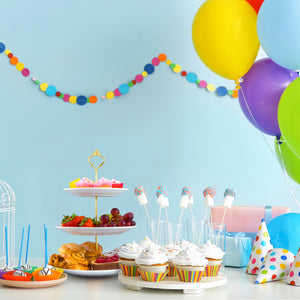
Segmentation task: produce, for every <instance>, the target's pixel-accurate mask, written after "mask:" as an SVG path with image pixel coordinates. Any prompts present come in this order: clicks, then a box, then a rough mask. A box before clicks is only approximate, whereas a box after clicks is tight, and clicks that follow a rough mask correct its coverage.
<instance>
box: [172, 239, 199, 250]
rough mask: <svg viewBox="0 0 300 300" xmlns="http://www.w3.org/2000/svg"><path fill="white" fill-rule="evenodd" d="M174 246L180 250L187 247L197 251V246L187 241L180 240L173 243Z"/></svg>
mask: <svg viewBox="0 0 300 300" xmlns="http://www.w3.org/2000/svg"><path fill="white" fill-rule="evenodd" d="M175 244H176V245H178V246H179V247H180V250H184V249H185V248H187V247H192V248H194V249H195V250H197V249H198V246H197V245H195V244H193V243H191V242H189V241H186V240H185V239H183V240H181V241H178V242H176V243H175Z"/></svg>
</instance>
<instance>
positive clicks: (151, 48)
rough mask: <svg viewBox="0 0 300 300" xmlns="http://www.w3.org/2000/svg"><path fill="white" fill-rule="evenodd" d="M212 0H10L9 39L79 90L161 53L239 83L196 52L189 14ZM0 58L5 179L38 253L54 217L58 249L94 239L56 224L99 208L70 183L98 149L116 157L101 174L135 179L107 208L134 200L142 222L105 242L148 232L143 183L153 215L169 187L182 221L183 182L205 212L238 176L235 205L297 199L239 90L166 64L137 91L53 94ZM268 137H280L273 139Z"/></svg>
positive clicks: (5, 15) (99, 86)
mask: <svg viewBox="0 0 300 300" xmlns="http://www.w3.org/2000/svg"><path fill="white" fill-rule="evenodd" d="M202 2H203V1H198V2H197V1H169V0H168V1H161V0H160V1H158V0H155V1H154V0H152V1H139V0H130V1H121V0H118V1H117V0H112V1H102V0H94V1H93V0H86V1H58V0H53V1H33V0H28V1H18V0H11V1H4V2H3V3H1V9H0V33H1V34H0V37H1V38H0V39H1V41H2V42H4V43H5V44H6V46H7V48H8V49H10V50H11V51H12V52H13V53H14V55H15V56H17V57H18V58H19V59H20V61H21V62H23V63H24V64H25V66H26V67H28V68H29V69H30V71H31V76H33V77H36V78H37V79H39V80H41V81H44V82H47V83H48V84H53V85H55V86H56V87H57V88H58V89H59V90H61V91H62V92H65V93H66V92H69V93H72V94H74V95H80V94H84V95H87V96H89V95H92V94H95V95H97V96H98V98H100V97H101V96H102V95H103V94H105V92H107V91H109V90H111V89H114V88H116V87H118V86H119V85H120V84H121V83H126V82H129V81H130V80H132V79H133V78H134V76H135V75H136V74H138V73H140V72H141V71H142V70H143V67H144V65H145V64H146V63H149V62H150V61H151V59H152V58H153V57H155V56H157V55H158V54H159V53H161V52H165V53H166V54H167V55H168V57H169V58H170V59H171V60H172V61H174V62H175V63H177V64H179V65H181V66H182V68H183V69H184V70H186V71H193V72H196V73H197V74H198V75H199V77H200V78H201V79H205V80H207V81H209V82H211V83H214V84H215V85H226V86H227V87H228V88H234V85H233V83H232V82H229V81H226V80H224V79H222V78H220V77H219V76H217V75H216V74H214V73H212V72H211V71H210V70H208V69H207V68H206V67H205V66H204V65H203V64H202V62H201V61H200V59H199V58H198V56H197V55H196V53H195V51H194V48H193V44H192V39H191V24H192V21H193V16H194V14H195V13H196V10H197V9H198V7H199V6H200V5H201V3H202ZM74 3H76V4H74ZM0 66H1V72H0V87H1V88H0V91H1V94H0V97H1V103H2V106H1V107H2V109H1V117H0V125H1V148H0V178H1V179H3V180H5V181H6V182H8V183H9V184H10V185H11V186H12V187H13V189H14V190H15V193H16V196H17V221H16V228H17V237H18V238H19V236H20V232H21V228H22V227H23V226H27V225H28V224H31V226H32V231H31V238H32V239H31V247H30V254H31V256H32V257H42V256H43V253H44V252H43V251H44V248H43V224H44V223H46V224H47V226H48V235H49V236H48V239H49V253H53V252H55V251H56V250H57V249H58V248H59V246H60V245H61V244H63V243H67V242H80V241H85V240H86V238H81V237H77V236H71V235H69V234H66V233H62V232H59V231H58V230H56V229H55V228H54V226H55V225H57V224H59V223H60V220H61V218H62V215H63V214H71V213H73V212H75V213H78V214H85V215H90V216H92V215H93V214H94V200H93V199H84V198H76V197H74V196H72V195H69V194H67V193H66V192H64V190H63V189H64V188H65V187H67V186H68V183H69V181H71V180H73V179H75V178H77V177H84V176H86V177H90V178H92V177H93V174H94V173H93V170H92V168H91V167H90V166H89V163H88V161H87V158H88V156H89V155H90V154H91V153H92V152H93V151H94V150H95V149H99V151H100V152H101V153H102V154H103V155H104V156H105V158H106V163H105V165H104V167H103V168H101V170H100V171H101V172H100V173H101V174H100V175H103V176H105V177H108V178H116V179H119V180H122V181H124V182H125V186H126V187H128V188H129V192H127V193H126V194H123V195H121V196H119V197H117V198H106V199H105V198H103V199H101V200H100V204H99V206H100V208H99V214H101V213H107V212H108V211H109V210H110V209H111V208H112V207H119V209H120V210H121V212H123V213H125V212H127V211H133V212H134V214H135V220H136V222H137V224H138V228H137V229H136V230H133V231H130V232H128V233H125V234H122V235H119V236H108V237H107V236H105V237H101V239H100V242H101V244H102V245H103V246H104V249H105V250H110V249H111V248H114V247H116V246H119V245H121V244H122V243H125V242H127V241H129V240H132V239H136V240H140V239H142V238H143V237H144V234H145V223H146V222H145V214H144V210H143V208H142V207H140V206H139V205H138V202H137V200H136V198H135V196H134V193H133V191H134V187H135V186H136V185H138V184H142V185H144V187H145V188H146V190H147V192H148V198H149V201H150V203H149V210H150V214H151V216H153V217H155V216H156V214H157V212H158V206H157V204H156V197H155V190H156V188H157V186H159V185H166V186H167V187H168V189H169V200H170V203H171V206H170V208H169V215H170V217H171V219H172V220H173V221H175V222H176V221H177V220H178V218H179V213H180V210H179V205H178V203H179V200H180V191H181V188H182V187H183V186H184V185H190V186H191V187H192V189H193V191H194V196H195V204H194V212H195V215H196V216H197V218H198V219H200V218H202V216H203V214H204V205H203V198H202V190H203V189H204V188H205V187H206V186H208V185H212V186H214V187H216V188H217V190H218V193H217V196H216V204H219V205H221V204H222V200H223V192H224V190H225V188H227V187H232V188H235V190H236V192H237V196H236V203H235V204H236V205H238V204H239V205H281V206H290V207H291V208H292V209H295V208H296V207H295V205H294V204H293V202H292V198H291V196H290V193H289V189H288V186H287V184H286V182H285V179H284V176H283V175H282V172H281V170H280V168H279V165H278V163H277V161H276V160H275V159H274V157H273V156H272V154H271V152H270V150H269V149H268V147H267V146H266V144H265V142H264V140H263V139H262V137H261V135H260V133H259V132H258V130H257V129H255V128H254V127H252V125H250V123H249V122H248V121H247V120H246V118H245V117H244V116H243V114H242V112H241V110H240V108H239V105H238V101H237V100H234V99H232V98H230V97H224V98H220V97H217V96H215V95H214V94H212V93H209V92H206V91H204V90H202V89H200V88H198V87H196V86H195V85H192V84H190V83H188V82H187V81H186V80H185V79H184V78H182V77H181V76H180V75H178V74H175V73H173V72H172V71H171V70H170V69H169V68H168V67H167V66H166V65H165V64H163V65H161V66H159V67H157V69H156V71H155V73H154V74H152V75H151V76H149V77H148V78H146V79H145V81H144V82H143V83H142V84H137V85H136V86H135V87H134V88H132V89H131V90H130V92H129V93H128V94H127V95H125V96H122V97H119V98H117V99H116V98H114V99H113V100H110V101H104V102H103V101H98V103H97V104H95V105H91V104H90V105H86V106H84V107H80V106H78V105H72V104H67V103H64V102H62V101H61V100H58V99H57V98H56V97H51V98H50V97H47V96H46V95H45V94H44V93H42V92H40V91H39V89H38V87H37V86H36V85H34V84H33V82H32V81H31V80H30V78H24V77H23V76H22V75H21V74H20V73H19V72H17V71H16V70H15V68H14V67H13V66H11V65H10V64H9V62H8V59H7V57H6V55H4V54H2V55H0ZM267 139H268V141H269V143H270V144H271V146H272V147H273V138H267ZM292 186H293V188H294V189H295V191H296V192H298V194H299V191H300V189H299V187H298V186H296V184H294V183H292ZM187 216H188V214H187ZM17 248H19V242H18V240H17Z"/></svg>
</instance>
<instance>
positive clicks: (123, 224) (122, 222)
mask: <svg viewBox="0 0 300 300" xmlns="http://www.w3.org/2000/svg"><path fill="white" fill-rule="evenodd" d="M117 226H126V223H125V221H124V220H120V221H119V222H118V223H117Z"/></svg>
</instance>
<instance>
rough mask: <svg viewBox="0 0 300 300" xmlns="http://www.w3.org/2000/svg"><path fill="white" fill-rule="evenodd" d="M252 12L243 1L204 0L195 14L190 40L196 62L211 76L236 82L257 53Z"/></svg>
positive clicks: (257, 43)
mask: <svg viewBox="0 0 300 300" xmlns="http://www.w3.org/2000/svg"><path fill="white" fill-rule="evenodd" d="M256 18H257V15H256V12H255V10H254V9H253V8H252V7H251V5H250V4H249V3H248V2H247V1H245V0H207V1H205V2H204V3H203V5H202V6H201V7H200V8H199V10H198V11H197V13H196V15H195V18H194V22H193V27H192V37H193V43H194V47H195V50H196V52H197V54H198V56H199V57H200V59H201V60H202V61H203V63H205V65H206V66H207V67H208V68H210V69H211V70H212V71H213V72H215V73H217V74H218V75H221V76H222V77H225V78H227V79H233V80H238V79H239V78H241V77H242V76H243V75H245V74H246V73H247V72H248V70H249V69H250V68H251V66H252V65H253V63H254V61H255V58H256V56H257V52H258V49H259V40H258V36H257V32H256Z"/></svg>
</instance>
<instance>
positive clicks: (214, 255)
mask: <svg viewBox="0 0 300 300" xmlns="http://www.w3.org/2000/svg"><path fill="white" fill-rule="evenodd" d="M200 252H201V253H202V255H203V256H204V257H205V258H206V259H207V260H208V264H207V266H206V268H205V271H206V272H205V276H207V277H213V276H217V275H218V273H219V270H220V268H221V264H222V259H223V256H224V255H225V252H223V251H222V250H221V249H220V248H219V247H217V246H216V245H213V244H212V243H211V241H210V240H208V241H207V243H206V244H204V245H202V246H201V247H200Z"/></svg>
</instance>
